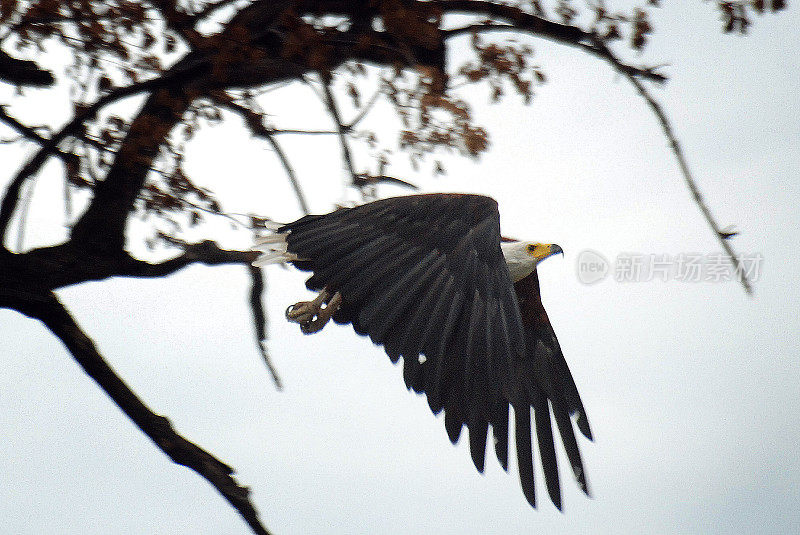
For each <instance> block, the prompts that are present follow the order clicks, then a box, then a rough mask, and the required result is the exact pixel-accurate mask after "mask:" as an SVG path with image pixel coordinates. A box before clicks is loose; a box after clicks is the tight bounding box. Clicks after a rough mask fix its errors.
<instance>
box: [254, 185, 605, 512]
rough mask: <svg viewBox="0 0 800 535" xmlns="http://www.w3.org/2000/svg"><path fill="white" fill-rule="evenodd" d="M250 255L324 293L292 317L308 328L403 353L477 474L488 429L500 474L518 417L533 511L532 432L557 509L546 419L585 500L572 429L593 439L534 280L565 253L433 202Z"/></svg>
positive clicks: (305, 227) (301, 233)
mask: <svg viewBox="0 0 800 535" xmlns="http://www.w3.org/2000/svg"><path fill="white" fill-rule="evenodd" d="M254 248H255V249H257V250H259V251H261V252H262V253H263V254H262V255H261V256H259V257H258V259H257V260H256V261H255V262H253V264H254V265H257V266H261V265H266V264H270V263H275V262H284V263H285V262H289V263H292V264H293V265H294V266H295V267H297V268H298V269H301V270H304V271H310V272H313V275H312V276H311V277H310V278H309V279H308V280H307V281H306V286H307V287H308V289H310V290H316V291H319V292H320V293H319V295H318V296H317V298H316V299H314V300H313V301H307V302H301V303H297V304H295V305H292V306H291V307H289V309H288V310H287V311H286V317H287V318H288V319H289V320H290V321H294V322H297V323H299V324H300V328H301V330H302V332H304V333H307V334H308V333H313V332H316V331H319V330H320V329H322V327H323V326H324V325H325V324H326V323H327V321H328V320H329V319H331V318H332V319H333V320H334V321H335V322H336V323H340V324H343V323H351V324H352V325H353V328H354V329H355V331H356V332H357V333H358V334H362V335H367V336H369V337H370V338H371V339H372V341H373V342H374V343H376V344H380V345H382V346H383V348H384V350H385V351H386V353H387V355H388V356H389V358H390V359H391V360H392V362H395V363H396V362H398V361H399V360H400V358H401V357H402V359H403V378H404V379H405V382H406V386H407V387H408V388H409V389H413V390H414V391H416V392H419V393H425V395H426V396H427V400H428V405H429V406H430V408H431V410H432V411H433V412H434V413H436V414H438V413H440V412H444V424H445V428H446V430H447V434H448V436H449V437H450V440H451V441H452V442H453V443H455V442H456V441H458V439H459V437H460V435H461V431H462V429H463V428H464V427H466V428H467V429H468V430H469V445H470V453H471V455H472V461H473V463H474V464H475V467H476V468H477V469H478V470H479V471H481V472H482V471H483V468H484V461H485V454H486V444H487V434H488V432H489V429H490V427H491V430H492V433H493V435H494V440H493V443H494V450H495V453H496V455H497V459H498V461H499V462H500V465H501V466H502V467H503V468H504V469H506V470H507V469H508V451H509V417H510V415H511V409H512V408H513V418H514V429H515V431H514V438H515V440H514V442H515V445H516V454H517V464H518V466H519V479H520V482H521V484H522V491H523V493H524V494H525V497H526V499H527V500H528V502H529V503H530V504H531V505H533V506H535V504H536V495H535V493H534V469H533V453H532V452H533V445H532V438H533V437H534V436H535V437H536V440H537V443H538V450H539V457H540V458H541V465H542V469H543V472H544V480H545V485H546V487H547V492H548V494H549V496H550V499H551V500H552V502H553V503H554V504H555V505H556V507H558V508H559V509H560V508H561V487H560V483H559V473H558V465H557V461H556V452H555V444H554V439H553V434H554V433H553V426H552V424H551V419H555V423H556V426H555V429H557V430H558V433H559V434H560V435H561V442H562V444H563V445H564V450H565V451H566V456H567V459H568V461H569V464H570V468H571V469H572V470H571V471H572V474H573V476H574V478H575V480H576V481H577V482H578V485H579V486H580V488H581V489H582V490H583V491H584V492H585V493H586V494H587V495H588V494H589V490H588V485H587V482H586V473H585V471H584V469H583V463H582V461H581V455H580V451H579V450H578V443H577V441H576V438H575V433H574V429H573V425H575V426H577V428H578V429H579V430H580V432H581V433H582V434H583V435H584V436H585V437H587V438H588V439H590V440H591V438H592V432H591V430H590V428H589V420H588V419H587V417H586V411H585V410H584V407H583V403H582V402H581V399H580V395H579V394H578V389H577V387H576V386H575V382H574V380H573V378H572V374H571V373H570V371H569V367H568V366H567V362H566V360H565V359H564V355H563V354H562V352H561V347H560V346H559V343H558V340H557V339H556V335H555V332H554V330H553V327H552V326H551V324H550V320H549V319H548V316H547V313H546V312H545V310H544V307H543V305H542V299H541V294H540V292H539V278H538V275H537V272H536V271H537V270H536V266H537V264H538V263H539V262H541V261H542V260H544V259H545V258H547V257H549V256H551V255H554V254H557V253H561V252H562V251H561V247H559V246H558V245H554V244H542V243H537V242H525V241H509V240H504V239H502V238H501V235H500V214H499V212H498V209H497V202H496V201H495V200H494V199H491V198H489V197H484V196H481V195H460V194H429V195H411V196H406V197H395V198H390V199H382V200H379V201H375V202H371V203H368V204H364V205H361V206H357V207H355V208H344V209H340V210H337V211H335V212H332V213H330V214H325V215H309V216H305V217H303V218H301V219H298V220H297V221H295V222H293V223H289V224H288V225H283V226H281V227H279V228H278V229H277V231H276V232H275V233H273V234H271V235H268V236H264V237H262V238H259V239H258V240H256V245H255V247H254ZM532 412H533V425H532V421H531V416H532V414H531V413H532ZM573 416H574V417H575V418H574V420H573V418H572V417H573ZM534 430H535V432H534Z"/></svg>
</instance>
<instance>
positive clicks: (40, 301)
mask: <svg viewBox="0 0 800 535" xmlns="http://www.w3.org/2000/svg"><path fill="white" fill-rule="evenodd" d="M0 307H4V308H13V309H15V310H17V311H19V312H21V313H22V314H25V315H26V316H29V317H31V318H35V319H38V320H40V321H41V322H42V323H44V325H45V326H46V327H47V328H48V329H49V330H50V331H51V332H52V333H53V334H54V335H56V336H57V337H58V338H59V339H60V340H61V341H62V342H63V343H64V345H65V346H66V348H67V349H68V350H69V352H70V353H71V354H72V356H73V357H74V358H75V360H76V361H77V363H78V364H79V365H80V366H81V367H82V368H83V370H84V371H85V372H86V373H87V375H89V376H90V377H91V378H92V379H93V380H94V381H95V382H96V383H97V384H98V385H99V386H100V387H101V388H102V389H103V390H104V391H105V392H106V394H108V396H109V397H110V398H111V399H112V400H113V401H114V403H116V404H117V406H118V407H119V408H120V409H122V411H123V412H124V413H125V414H126V415H127V416H128V418H130V419H131V420H132V421H133V423H134V424H136V426H137V427H138V428H139V429H140V430H142V431H143V432H144V433H145V434H146V435H147V436H148V437H150V440H152V441H153V443H155V445H156V446H158V448H159V449H160V450H161V451H163V452H164V453H165V454H167V455H168V456H169V457H170V459H172V461H173V462H175V463H177V464H180V465H182V466H186V467H187V468H191V469H192V470H194V471H195V472H197V473H198V474H200V475H201V476H202V477H203V478H205V479H206V480H207V481H208V482H209V483H211V484H212V485H213V486H214V488H216V489H217V491H218V492H219V493H220V494H221V495H222V496H223V497H224V498H225V499H226V500H227V501H228V503H230V504H231V505H232V506H233V507H234V508H235V509H236V510H237V511H238V512H239V514H240V515H241V516H242V518H244V520H245V521H246V522H247V524H248V525H249V526H250V529H252V531H253V533H256V534H259V535H268V534H269V531H267V528H265V527H264V526H263V524H262V523H261V521H260V520H259V518H258V512H257V511H256V509H255V507H254V506H253V504H252V503H251V501H250V498H249V494H250V491H249V490H248V489H247V487H243V486H241V485H239V483H238V482H237V481H236V479H234V477H233V475H232V474H233V473H234V470H233V468H231V467H230V466H228V465H227V464H225V463H223V462H222V461H220V460H219V459H217V458H216V457H214V456H213V455H211V454H210V453H208V452H207V451H205V450H203V449H202V448H200V447H199V446H197V445H196V444H194V443H193V442H191V441H189V440H187V439H186V438H184V437H183V436H181V435H179V434H178V433H177V432H176V431H175V430H174V429H173V427H172V424H171V423H170V421H169V420H168V419H167V418H165V417H163V416H160V415H158V414H156V413H154V412H153V411H152V410H150V408H149V407H147V405H145V404H144V402H142V400H141V399H139V398H138V397H137V396H136V394H135V393H134V392H133V391H132V390H131V389H130V388H129V387H128V385H127V384H125V382H124V381H123V380H122V379H121V378H120V377H119V376H118V375H117V374H116V372H115V371H114V370H113V369H112V368H111V366H109V365H108V363H107V362H106V361H105V359H103V357H102V355H100V353H99V352H98V350H97V347H96V346H95V345H94V342H92V340H91V339H90V338H89V337H88V336H87V335H86V334H85V333H84V332H83V331H82V330H81V328H80V326H79V325H78V324H77V323H76V322H75V320H74V319H73V318H72V316H71V315H70V313H69V311H68V310H67V309H66V308H65V307H64V305H62V304H61V303H60V302H59V300H58V298H57V297H56V296H55V295H54V294H53V293H52V292H48V291H42V292H31V291H25V290H19V289H14V290H10V289H7V288H0Z"/></svg>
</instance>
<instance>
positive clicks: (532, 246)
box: [528, 244, 536, 253]
mask: <svg viewBox="0 0 800 535" xmlns="http://www.w3.org/2000/svg"><path fill="white" fill-rule="evenodd" d="M535 251H536V246H535V245H533V244H530V245H528V252H529V253H533V252H535Z"/></svg>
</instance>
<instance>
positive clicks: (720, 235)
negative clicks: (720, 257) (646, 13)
mask: <svg viewBox="0 0 800 535" xmlns="http://www.w3.org/2000/svg"><path fill="white" fill-rule="evenodd" d="M595 48H596V49H598V50H601V51H602V53H603V56H604V57H605V58H606V59H607V60H608V61H609V62H610V63H611V64H612V65H613V66H614V68H615V69H616V70H617V71H619V72H620V73H621V74H622V75H624V76H625V77H626V78H627V79H628V81H629V82H630V83H631V84H633V86H634V87H635V88H636V90H637V91H638V92H639V95H641V97H642V98H643V99H644V100H645V101H646V102H647V104H648V105H649V106H650V109H651V110H653V113H654V114H655V116H656V117H657V118H658V121H659V123H661V129H662V130H663V131H664V135H665V136H666V138H667V140H669V144H670V148H671V149H672V153H673V154H674V155H675V159H676V160H677V161H678V166H679V167H680V169H681V174H682V175H683V180H684V182H685V183H686V187H687V188H689V192H690V193H691V194H692V198H693V199H694V202H695V204H697V207H698V208H700V211H701V212H702V213H703V217H704V218H705V220H706V222H707V223H708V225H709V226H710V227H711V230H712V231H713V232H714V236H716V238H717V240H718V241H719V243H720V244H721V245H722V248H723V249H724V250H725V252H726V253H727V254H728V256H729V257H730V260H731V263H732V264H733V267H734V268H735V270H736V273H737V275H738V276H739V282H741V283H742V287H743V288H744V291H745V292H747V293H748V294H752V293H753V286H752V284H751V282H750V280H748V278H747V273H746V271H745V267H744V265H743V264H742V260H741V258H740V257H739V256H737V255H736V251H734V249H733V247H731V244H730V241H729V240H728V237H730V233H726V232H725V231H724V230H722V228H721V227H720V226H719V224H718V223H717V221H716V219H715V218H714V215H713V214H712V213H711V210H710V209H709V207H708V205H707V204H706V202H705V200H704V199H703V195H702V194H701V193H700V188H699V187H698V186H697V182H696V181H695V179H694V177H693V176H692V173H691V171H690V169H689V164H688V163H687V162H686V157H685V156H684V154H683V150H682V149H681V146H680V143H679V142H678V138H677V137H676V136H675V133H674V131H673V129H672V126H671V125H670V122H669V119H667V116H666V114H665V113H664V110H663V109H662V108H661V106H660V105H659V103H658V102H656V100H655V99H654V98H653V97H652V96H651V95H650V92H649V91H648V90H647V88H646V87H644V85H643V84H642V82H641V81H640V80H638V79H637V78H636V76H635V75H634V73H631V72H630V71H629V70H628V69H627V68H625V67H626V66H625V65H624V64H623V63H621V62H620V61H619V60H618V59H617V58H616V56H615V55H614V54H613V53H612V52H611V50H609V49H608V47H607V46H606V45H605V43H603V41H602V40H601V39H600V38H597V39H596V40H595Z"/></svg>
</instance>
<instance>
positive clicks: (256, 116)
mask: <svg viewBox="0 0 800 535" xmlns="http://www.w3.org/2000/svg"><path fill="white" fill-rule="evenodd" d="M212 98H213V99H214V102H216V103H218V104H219V105H220V106H224V107H226V108H227V109H229V110H231V111H234V112H236V113H238V114H239V115H241V116H242V118H243V119H244V122H245V124H247V126H248V127H249V128H250V131H251V132H252V133H253V135H255V136H257V137H261V138H264V139H266V140H267V141H268V142H269V144H270V145H271V146H272V149H273V150H274V151H275V154H276V155H277V156H278V160H280V162H281V165H282V166H283V169H284V170H285V171H286V176H287V177H288V178H289V183H290V184H291V185H292V189H293V190H294V194H295V197H297V202H298V203H299V204H300V209H301V210H302V211H303V214H305V215H308V214H309V213H311V211H310V209H309V207H308V201H307V200H306V197H305V195H304V194H303V189H302V187H301V186H300V180H299V179H298V178H297V174H296V173H295V171H294V168H293V167H292V164H291V162H290V161H289V157H288V156H287V155H286V153H285V152H284V151H283V149H282V148H281V146H280V144H278V141H277V140H276V139H275V134H276V133H277V131H275V130H273V129H271V128H267V127H266V126H265V125H264V121H263V117H262V115H261V114H260V113H258V112H257V111H255V110H253V109H250V108H248V107H247V106H244V105H242V104H239V103H237V102H235V101H234V100H233V99H232V98H231V97H230V95H227V94H225V93H223V92H220V91H215V92H214V94H213V95H212ZM292 133H309V132H301V131H294V132H292ZM310 133H317V132H310ZM319 133H322V132H319ZM325 133H327V132H325Z"/></svg>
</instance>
